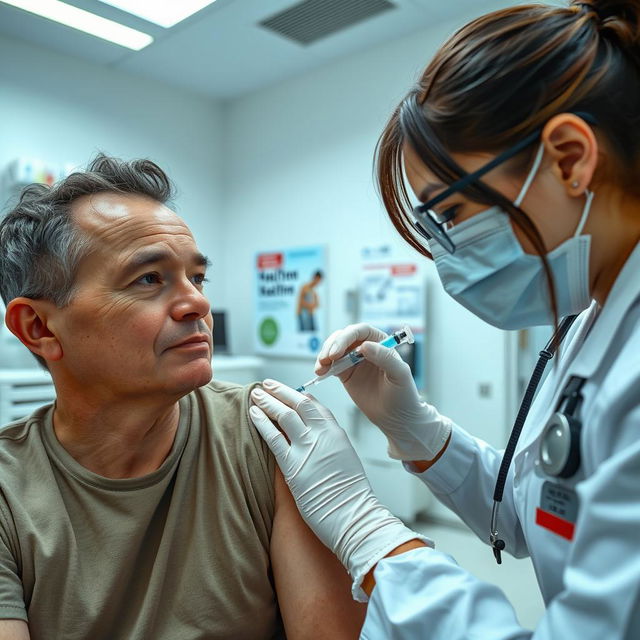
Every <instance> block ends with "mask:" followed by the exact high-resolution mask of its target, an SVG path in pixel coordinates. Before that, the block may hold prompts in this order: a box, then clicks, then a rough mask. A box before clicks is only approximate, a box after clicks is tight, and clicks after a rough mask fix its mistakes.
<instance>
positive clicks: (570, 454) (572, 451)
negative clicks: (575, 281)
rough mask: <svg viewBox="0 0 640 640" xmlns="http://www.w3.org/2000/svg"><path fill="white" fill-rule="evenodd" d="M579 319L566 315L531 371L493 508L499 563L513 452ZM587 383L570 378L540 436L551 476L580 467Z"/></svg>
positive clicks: (542, 457)
mask: <svg viewBox="0 0 640 640" xmlns="http://www.w3.org/2000/svg"><path fill="white" fill-rule="evenodd" d="M576 318H577V316H567V317H566V318H564V319H563V320H562V322H561V323H560V326H559V327H558V330H557V331H556V332H555V333H554V335H553V337H552V338H551V340H549V342H548V343H547V345H546V346H545V348H544V349H543V350H542V351H541V352H540V354H539V355H540V357H539V359H538V362H537V363H536V366H535V368H534V370H533V373H532V374H531V379H530V380H529V384H528V385H527V390H526V391H525V394H524V396H523V398H522V402H521V403H520V408H519V409H518V414H517V416H516V419H515V422H514V423H513V429H512V430H511V435H510V436H509V442H508V443H507V448H506V449H505V451H504V455H503V457H502V463H501V464H500V470H499V471H498V477H497V479H496V486H495V489H494V492H493V509H492V510H491V528H490V531H489V542H490V543H491V547H492V549H493V555H494V557H495V559H496V562H497V563H498V564H501V563H502V555H501V552H502V551H503V550H504V548H505V542H504V540H501V539H500V538H499V537H498V511H499V509H500V503H501V502H502V496H503V493H504V487H505V484H506V482H507V474H508V473H509V467H510V465H511V461H512V460H513V454H514V453H515V449H516V445H517V444H518V439H519V438H520V434H521V433H522V428H523V426H524V423H525V420H526V418H527V415H528V413H529V409H530V408H531V403H532V402H533V398H534V396H535V393H536V390H537V388H538V385H539V384H540V380H541V378H542V374H543V373H544V370H545V367H546V366H547V362H549V360H551V358H553V356H554V355H555V353H556V351H557V349H558V347H559V346H560V344H561V342H562V341H563V340H564V338H565V336H566V335H567V332H568V331H569V329H570V328H571V325H572V324H573V322H574V320H575V319H576ZM584 383H585V379H584V378H579V377H577V376H573V377H571V378H570V379H569V381H568V382H567V384H566V385H565V387H564V389H563V391H562V393H561V394H560V398H559V401H558V403H557V406H556V410H555V412H554V413H553V415H552V416H551V418H550V419H549V420H548V422H547V424H546V425H545V427H544V429H543V432H542V436H541V438H540V451H539V461H540V466H541V467H542V470H543V471H544V472H545V473H546V474H547V475H549V476H554V477H558V478H570V477H572V476H573V475H574V474H575V473H576V471H577V470H578V468H579V467H580V431H581V428H582V424H581V422H580V420H579V419H578V417H577V414H578V412H579V411H580V407H581V405H582V394H581V390H582V386H583V385H584Z"/></svg>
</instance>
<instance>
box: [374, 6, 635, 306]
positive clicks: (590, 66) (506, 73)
mask: <svg viewBox="0 0 640 640" xmlns="http://www.w3.org/2000/svg"><path fill="white" fill-rule="evenodd" d="M577 111H579V112H586V113H589V114H590V115H591V116H593V118H595V121H596V122H597V130H598V132H600V133H601V134H602V136H603V138H604V140H605V146H607V148H608V149H609V150H610V152H611V153H610V154H609V155H610V157H609V158H608V160H610V162H607V165H606V166H605V165H604V164H603V163H602V162H600V163H599V166H598V168H597V172H596V175H595V176H594V180H595V181H596V182H597V181H598V180H599V179H602V178H604V177H605V175H606V176H609V175H610V176H614V178H615V179H616V180H618V181H619V183H620V185H621V186H622V187H624V188H626V189H628V190H629V191H630V192H633V193H637V194H640V180H638V177H639V176H640V0H582V1H581V2H572V3H571V5H570V6H568V7H556V6H547V5H542V4H529V5H520V6H516V7H511V8H508V9H503V10H501V11H495V12H492V13H489V14H487V15H485V16H482V17H480V18H477V19H476V20H474V21H472V22H470V23H469V24H468V25H466V26H465V27H463V28H462V29H460V30H459V31H458V32H457V33H455V34H454V35H453V36H452V37H451V38H450V39H449V40H448V41H447V42H445V44H444V45H443V46H442V47H441V48H440V50H439V51H438V53H437V54H436V55H435V57H434V58H433V60H432V61H431V63H430V64H429V66H428V67H427V68H426V69H425V71H424V72H423V74H422V76H421V78H420V79H419V81H418V83H417V84H416V85H415V86H414V87H413V88H412V89H411V91H409V93H408V94H407V96H406V97H405V98H404V99H403V100H402V102H401V103H400V105H399V106H398V107H397V109H396V110H395V112H394V113H393V115H392V116H391V119H390V120H389V122H388V124H387V126H386V128H385V129H384V131H383V133H382V135H381V137H380V140H379V142H378V146H377V148H376V178H377V182H378V187H379V190H380V194H381V197H382V200H383V202H384V205H385V208H386V210H387V212H388V214H389V216H390V218H391V221H392V222H393V224H394V226H395V227H396V229H397V230H398V231H399V232H400V234H401V235H402V237H403V238H404V239H405V240H406V241H407V242H408V243H409V244H410V245H411V246H412V247H414V248H415V249H417V250H418V251H419V252H420V253H422V254H423V255H426V256H428V257H431V256H430V254H429V252H428V251H427V249H426V247H425V246H424V244H423V242H421V241H420V237H419V236H417V235H416V232H415V231H414V228H413V225H412V224H411V218H410V214H411V205H410V202H409V197H408V193H407V187H406V185H405V182H404V178H403V157H402V156H403V147H404V145H405V143H406V144H409V145H410V146H411V147H412V149H413V150H414V151H415V152H416V153H417V155H418V157H419V158H420V159H421V161H422V162H423V163H424V165H425V166H427V167H428V168H429V169H430V170H431V171H432V172H433V173H434V174H435V175H436V176H437V177H438V178H439V179H440V180H441V181H442V182H444V183H445V184H450V183H452V182H453V181H455V180H457V179H459V178H460V177H462V176H464V175H466V173H465V171H464V170H463V169H462V168H461V167H460V166H459V165H458V164H457V163H456V162H454V160H453V159H452V157H451V154H452V153H465V152H467V153H470V152H489V153H498V152H500V151H502V150H504V149H507V148H508V147H510V146H512V145H513V144H515V143H517V142H519V141H520V140H522V138H524V137H525V136H527V135H528V134H531V133H532V132H533V131H535V130H536V129H539V128H541V127H542V126H543V125H544V124H545V123H546V122H547V121H548V120H549V119H550V118H551V117H553V116H554V115H557V114H559V113H565V112H577ZM535 150H536V149H535V145H533V146H532V148H531V149H529V150H527V151H525V152H522V154H520V156H519V157H518V158H516V159H514V163H515V164H517V166H518V167H519V170H522V171H524V170H526V167H527V165H528V164H529V162H530V159H531V156H532V155H533V153H534V152H535ZM614 178H611V179H614ZM463 193H464V195H466V196H467V197H468V198H470V199H471V200H474V201H476V202H480V203H483V204H487V205H498V206H501V207H502V208H503V209H504V210H505V211H506V212H507V213H508V214H509V215H510V216H511V218H512V219H513V222H514V224H516V225H517V226H518V227H519V228H520V229H521V230H522V231H523V233H524V234H525V235H526V237H527V238H528V239H529V240H530V241H531V242H532V243H533V246H534V247H535V250H536V251H537V253H538V254H539V255H540V256H541V258H542V261H543V264H544V268H545V271H546V273H547V281H548V283H549V290H550V292H551V304H552V307H553V309H554V313H555V309H556V298H555V293H554V288H553V281H552V277H551V272H550V270H549V267H548V264H547V261H546V258H545V254H546V253H547V251H546V249H545V245H544V242H543V240H542V237H541V236H540V233H539V232H538V230H537V229H536V227H535V225H534V224H533V222H532V221H531V219H530V218H529V217H528V216H527V215H526V214H525V213H524V211H522V210H521V209H520V208H519V207H516V206H514V205H513V204H512V202H511V201H510V200H509V199H507V198H506V197H504V196H503V195H501V194H500V193H499V192H497V191H495V190H494V189H492V188H490V187H489V186H488V185H486V184H485V183H483V182H482V181H477V182H476V183H474V184H472V185H470V186H469V187H467V188H465V189H464V190H463Z"/></svg>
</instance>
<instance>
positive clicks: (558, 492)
mask: <svg viewBox="0 0 640 640" xmlns="http://www.w3.org/2000/svg"><path fill="white" fill-rule="evenodd" d="M577 517H578V494H577V493H576V492H575V491H573V489H569V488H567V487H564V486H562V485H560V484H556V483H555V482H549V481H548V480H547V481H545V482H544V483H543V485H542V490H541V491H540V506H539V507H537V508H536V524H537V525H538V526H540V527H542V528H543V529H548V530H549V531H551V532H553V533H555V534H556V535H558V536H561V537H562V538H565V539H567V540H573V534H574V531H575V524H576V519H577Z"/></svg>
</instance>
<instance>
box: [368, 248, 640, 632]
mask: <svg viewBox="0 0 640 640" xmlns="http://www.w3.org/2000/svg"><path fill="white" fill-rule="evenodd" d="M488 366H489V365H488ZM550 367H551V371H550V373H549V375H548V377H547V380H546V381H545V383H544V384H543V386H542V388H541V390H540V393H539V394H538V397H537V398H536V400H535V402H534V404H533V406H532V408H531V411H530V414H529V417H528V419H527V421H526V423H525V427H524V430H523V432H522V435H521V438H520V443H519V444H518V447H517V450H516V455H515V457H514V460H513V464H512V467H511V471H510V473H509V476H508V480H507V484H506V488H505V492H504V499H503V502H502V505H501V507H500V517H499V527H498V528H499V531H500V534H501V537H502V538H503V539H504V540H505V542H506V552H508V553H511V554H512V555H514V556H517V557H523V556H527V555H529V556H530V557H531V559H532V561H533V565H534V568H535V572H536V576H537V578H538V583H539V585H540V589H541V591H542V595H543V598H544V601H545V604H546V607H547V609H546V612H545V615H544V616H543V618H542V620H541V622H540V624H539V625H538V627H537V628H536V629H535V631H530V630H526V629H524V628H522V627H521V626H520V624H519V623H518V621H517V619H516V616H515V613H514V611H513V609H512V607H511V605H510V604H509V601H508V600H507V597H506V596H505V594H503V593H502V592H501V591H500V590H499V589H497V588H496V587H494V586H492V585H490V584H488V583H485V582H482V581H480V580H477V579H476V578H474V577H473V576H471V575H470V574H469V573H468V572H467V571H465V570H464V569H461V568H460V567H458V565H457V564H456V563H455V561H454V560H453V558H451V557H450V556H447V555H445V554H443V553H441V552H439V551H437V550H434V549H431V548H423V549H417V550H413V551H410V552H408V553H404V554H401V555H398V556H394V557H391V558H386V559H384V560H383V561H381V562H380V563H379V564H378V567H377V568H376V570H375V578H376V587H375V589H374V591H373V593H372V596H371V600H370V603H369V610H368V613H367V618H366V622H365V624H364V627H363V630H362V635H361V638H364V639H367V640H383V639H384V640H391V639H393V640H395V639H398V640H400V639H402V640H405V639H406V640H417V639H423V638H424V639H428V640H441V639H442V640H463V639H464V640H507V639H509V640H515V639H518V640H524V639H530V640H568V639H573V638H576V639H579V640H618V639H619V640H632V639H633V640H638V639H640V245H637V246H636V248H635V250H634V251H633V253H632V254H631V256H630V257H629V258H628V260H627V262H626V264H625V266H624V268H623V270H622V271H621V272H620V274H619V275H618V278H617V280H616V282H615V284H614V286H613V288H612V290H611V292H610V294H609V297H608V299H607V301H606V303H605V305H604V307H603V308H602V310H600V312H599V313H598V309H597V308H596V305H595V303H594V304H593V305H592V306H591V307H590V308H589V309H587V310H586V311H584V312H583V314H581V316H580V317H579V318H578V320H577V321H576V322H575V323H574V325H573V327H572V329H571V331H570V334H569V335H568V336H567V338H566V339H565V344H564V345H563V347H562V348H561V351H560V357H559V359H558V362H557V363H556V366H554V363H553V361H552V364H551V365H550ZM572 375H577V376H580V377H584V378H587V382H586V383H585V385H584V387H583V389H582V393H583V396H584V403H583V406H582V409H581V411H580V415H579V417H580V419H581V420H582V424H583V427H582V435H581V447H580V448H581V456H582V464H581V467H580V469H579V470H578V472H577V474H576V475H575V476H574V477H573V478H570V479H567V480H559V479H556V478H546V477H545V476H544V473H543V472H542V470H541V468H540V464H539V453H538V451H539V440H540V435H541V432H542V429H543V428H544V425H545V424H546V422H547V419H548V418H549V416H550V414H551V413H552V412H553V411H554V410H555V408H556V406H557V401H558V396H559V394H560V393H561V391H562V389H563V388H564V385H565V383H566V381H567V379H568V378H569V376H572ZM501 457H502V452H501V451H496V450H495V449H493V448H492V447H490V446H488V445H487V444H486V443H484V442H482V441H480V440H478V439H476V438H473V437H472V436H470V435H469V434H468V433H466V432H465V431H464V430H463V429H460V428H457V427H456V428H455V429H454V431H453V434H452V438H451V442H450V444H449V447H448V448H447V450H446V451H445V453H444V454H443V456H442V458H441V459H440V460H439V461H438V462H437V463H436V464H435V465H434V466H433V467H432V468H431V469H429V470H427V471H426V472H424V473H422V474H418V477H420V479H421V480H422V481H423V482H424V483H425V484H426V485H427V486H428V487H429V488H430V489H431V491H432V492H433V493H434V494H435V495H436V497H437V498H438V499H439V500H440V501H441V502H442V503H444V504H445V505H447V506H448V507H449V508H451V509H452V510H453V511H454V512H455V513H457V514H458V515H459V516H460V517H461V518H462V519H463V520H464V521H465V522H466V523H467V524H468V525H469V526H470V527H471V528H472V529H473V531H475V532H476V534H477V535H478V536H479V537H480V538H481V539H483V540H486V541H488V536H489V522H490V514H491V506H492V502H493V500H492V496H493V489H494V485H495V480H496V476H497V473H498V468H499V466H500V461H501ZM547 480H551V481H552V482H553V483H555V484H557V485H561V486H562V487H565V488H569V489H572V490H575V493H576V494H577V500H576V501H575V503H576V505H577V517H576V518H575V528H574V530H573V535H572V539H568V533H567V532H566V531H565V532H564V534H563V535H560V534H558V533H556V532H554V531H551V530H549V529H548V528H545V527H544V526H541V524H537V523H536V520H537V518H539V512H538V509H539V508H540V507H541V491H542V488H543V484H544V483H545V481H547ZM547 486H549V485H547ZM563 536H567V537H563ZM487 553H491V551H490V550H489V549H487ZM496 571H500V568H499V567H498V566H497V565H496Z"/></svg>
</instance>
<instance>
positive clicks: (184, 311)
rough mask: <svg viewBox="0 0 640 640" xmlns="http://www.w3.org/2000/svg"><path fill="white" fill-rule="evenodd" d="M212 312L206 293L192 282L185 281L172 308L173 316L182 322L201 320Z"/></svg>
mask: <svg viewBox="0 0 640 640" xmlns="http://www.w3.org/2000/svg"><path fill="white" fill-rule="evenodd" d="M210 311H211V305H210V304H209V301H208V300H207V298H206V297H205V295H204V293H203V292H202V291H200V289H198V287H196V286H195V285H194V284H193V283H192V282H191V281H189V280H185V281H184V282H183V283H181V284H180V289H179V291H178V294H177V295H176V298H175V300H174V303H173V305H172V307H171V316H172V317H173V319H174V320H176V321H178V322H180V321H183V320H199V319H200V318H204V317H205V316H206V315H207V314H208V313H209V312H210Z"/></svg>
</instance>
